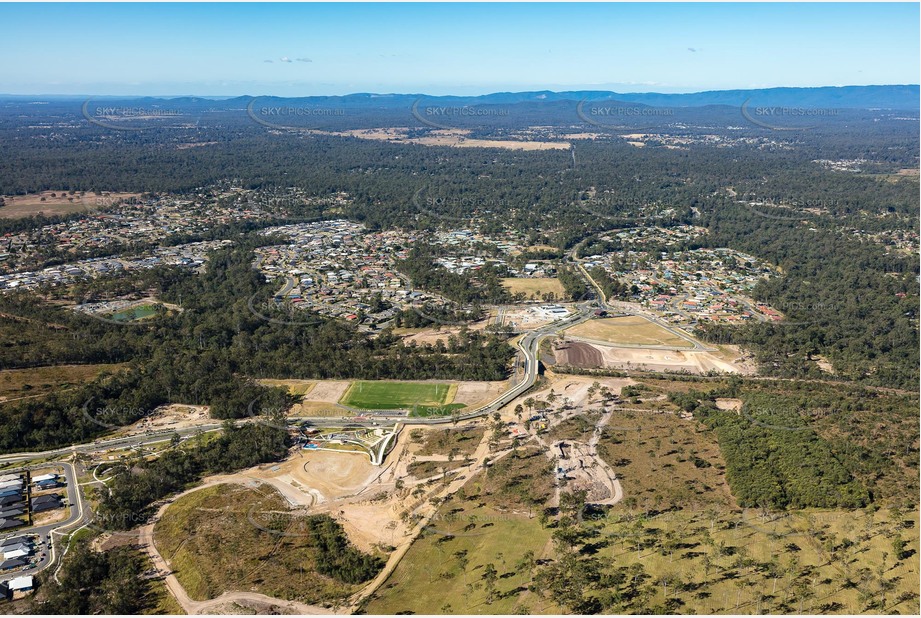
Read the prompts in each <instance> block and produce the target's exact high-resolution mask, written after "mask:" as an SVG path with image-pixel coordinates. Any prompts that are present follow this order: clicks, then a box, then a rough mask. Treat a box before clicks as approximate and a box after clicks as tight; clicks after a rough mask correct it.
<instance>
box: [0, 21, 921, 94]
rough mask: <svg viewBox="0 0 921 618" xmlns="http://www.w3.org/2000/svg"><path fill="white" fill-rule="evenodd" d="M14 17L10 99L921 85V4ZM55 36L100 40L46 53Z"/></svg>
mask: <svg viewBox="0 0 921 618" xmlns="http://www.w3.org/2000/svg"><path fill="white" fill-rule="evenodd" d="M0 19H2V21H3V23H6V24H7V25H8V28H7V31H6V34H5V36H4V41H3V44H2V52H0V54H2V56H0V57H2V58H3V60H4V61H3V62H2V63H0V90H2V91H3V92H4V93H6V94H7V95H36V96H52V95H73V96H81V95H96V96H99V95H100V94H102V93H104V94H105V95H110V96H157V97H176V96H200V97H233V96H243V95H245V94H246V93H254V94H252V96H281V97H292V96H343V95H346V94H353V93H426V94H430V95H433V96H443V95H457V96H475V95H482V94H491V93H496V92H525V91H540V90H551V91H556V92H559V91H566V90H606V91H613V92H619V93H647V92H655V93H662V94H685V93H693V92H706V91H717V90H748V89H761V88H772V87H822V86H845V85H847V86H850V85H857V86H863V85H889V84H893V85H895V84H914V83H916V82H917V81H918V75H919V73H921V64H919V54H918V50H919V46H921V42H919V33H918V29H917V23H918V20H919V6H918V4H917V3H888V4H867V3H841V4H835V3H822V4H759V3H738V4H731V3H730V4H719V5H709V4H668V3H652V4H630V3H614V4H594V3H591V4H589V3H583V4H558V3H545V4H450V3H443V4H431V3H429V4H426V3H418V4H401V5H386V6H385V5H381V4H359V3H341V4H321V3H316V4H297V5H295V4H259V5H253V4H246V3H240V4H191V3H190V4H182V3H180V4H156V5H151V4H142V3H138V4H115V5H113V4H105V5H100V4H0ZM51 23H66V24H67V27H68V29H69V30H70V31H79V32H83V33H95V34H87V35H86V36H83V37H82V38H81V39H80V40H79V41H78V42H75V43H72V44H70V47H68V49H67V51H66V53H62V52H61V51H60V48H59V47H55V46H36V45H35V44H34V40H33V38H34V33H35V32H38V31H42V30H43V29H45V28H47V26H48V24H51ZM760 33H769V36H767V35H762V34H760ZM855 42H859V44H855Z"/></svg>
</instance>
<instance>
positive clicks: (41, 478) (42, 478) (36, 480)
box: [32, 474, 58, 483]
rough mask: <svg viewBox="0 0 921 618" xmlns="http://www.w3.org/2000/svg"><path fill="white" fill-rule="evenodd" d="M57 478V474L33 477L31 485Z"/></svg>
mask: <svg viewBox="0 0 921 618" xmlns="http://www.w3.org/2000/svg"><path fill="white" fill-rule="evenodd" d="M56 478H58V475H57V474H42V475H41V476H33V477H32V482H33V483H41V482H42V481H53V480H55V479H56Z"/></svg>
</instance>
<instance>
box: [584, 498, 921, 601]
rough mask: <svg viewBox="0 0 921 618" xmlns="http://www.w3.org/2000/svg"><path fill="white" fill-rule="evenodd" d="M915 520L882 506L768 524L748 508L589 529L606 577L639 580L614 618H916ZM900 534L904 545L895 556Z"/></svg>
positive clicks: (641, 516)
mask: <svg viewBox="0 0 921 618" xmlns="http://www.w3.org/2000/svg"><path fill="white" fill-rule="evenodd" d="M903 518H904V519H905V520H910V522H911V525H910V527H909V526H908V525H907V524H906V523H905V521H904V520H903ZM917 519H918V518H917V513H913V514H911V515H909V516H907V517H906V516H903V515H899V517H898V519H895V518H894V517H893V515H892V513H891V512H890V511H888V510H887V509H882V510H880V511H878V512H871V511H869V510H867V511H845V510H831V511H817V510H808V511H796V512H792V513H789V514H787V515H786V516H784V517H779V518H777V519H773V520H772V519H770V518H768V517H765V516H764V515H763V514H762V513H760V512H756V511H755V510H754V509H752V510H747V511H742V512H738V511H733V510H731V509H725V510H724V509H718V508H712V509H686V510H678V511H665V512H658V513H657V512H656V511H652V512H650V511H648V510H645V509H632V510H631V509H623V510H621V509H614V510H612V511H610V512H609V513H608V514H607V516H606V517H604V519H603V520H601V521H598V522H593V523H592V524H590V525H589V526H588V527H589V528H591V529H594V530H596V533H595V534H596V535H597V536H596V537H595V538H601V539H603V540H602V541H601V542H600V543H599V544H598V545H596V546H595V547H594V550H595V551H596V552H597V553H596V554H595V556H596V557H597V558H598V559H600V560H602V561H603V562H604V564H605V565H606V567H607V568H606V570H607V571H608V572H620V573H640V576H639V578H638V579H639V581H643V582H644V583H643V584H641V585H640V586H639V590H638V594H637V595H636V596H635V597H634V598H632V599H630V598H629V597H626V595H625V597H626V598H627V599H628V600H626V602H624V603H623V604H622V605H620V606H618V607H617V610H618V613H627V614H631V613H641V612H643V610H647V611H653V612H655V613H673V614H674V613H680V614H767V613H770V614H791V613H810V614H818V613H821V614H859V613H873V614H876V613H884V614H917V613H918V594H917V581H918V560H917V553H916V552H917V549H918V524H917ZM896 537H899V538H900V539H901V540H903V541H904V542H905V543H906V545H905V549H904V550H903V552H902V554H901V557H899V558H896V557H895V556H894V554H893V549H892V543H893V539H894V538H896ZM881 565H885V568H883V569H880V568H879V567H880V566H881ZM628 581H629V579H628ZM624 592H626V593H627V594H630V590H629V586H622V587H621V593H624ZM650 608H651V609H650ZM612 611H613V610H612Z"/></svg>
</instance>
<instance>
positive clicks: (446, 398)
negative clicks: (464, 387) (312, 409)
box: [339, 381, 457, 410]
mask: <svg viewBox="0 0 921 618" xmlns="http://www.w3.org/2000/svg"><path fill="white" fill-rule="evenodd" d="M456 392H457V386H456V385H454V384H441V383H437V382H390V381H375V382H363V381H359V382H353V383H352V385H351V386H350V387H349V390H347V391H346V392H345V395H343V396H342V399H340V400H339V403H341V404H342V405H346V406H351V407H353V408H363V409H366V410H394V409H397V408H408V407H411V406H416V405H418V406H442V405H444V404H446V403H450V401H451V400H453V399H454V393H456Z"/></svg>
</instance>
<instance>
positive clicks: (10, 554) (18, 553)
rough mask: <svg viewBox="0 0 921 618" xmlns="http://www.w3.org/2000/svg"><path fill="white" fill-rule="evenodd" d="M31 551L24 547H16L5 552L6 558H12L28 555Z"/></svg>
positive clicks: (4, 556) (4, 557)
mask: <svg viewBox="0 0 921 618" xmlns="http://www.w3.org/2000/svg"><path fill="white" fill-rule="evenodd" d="M28 555H29V552H27V551H26V550H24V549H14V550H13V551H5V552H3V559H4V560H12V559H13V558H22V557H23V556H28Z"/></svg>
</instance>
